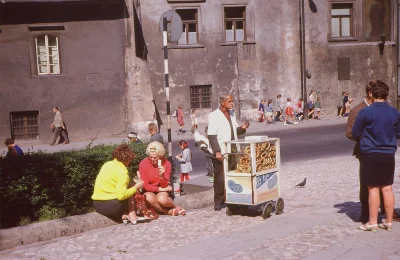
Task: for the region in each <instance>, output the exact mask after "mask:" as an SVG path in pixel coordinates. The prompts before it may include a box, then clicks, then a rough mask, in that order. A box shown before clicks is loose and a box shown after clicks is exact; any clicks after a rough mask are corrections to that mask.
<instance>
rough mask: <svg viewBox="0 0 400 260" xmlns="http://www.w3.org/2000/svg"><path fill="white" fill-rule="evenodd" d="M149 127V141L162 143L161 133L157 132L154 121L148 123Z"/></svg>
mask: <svg viewBox="0 0 400 260" xmlns="http://www.w3.org/2000/svg"><path fill="white" fill-rule="evenodd" d="M148 129H149V133H150V142H154V141H157V142H160V143H162V144H164V138H163V136H162V135H160V134H159V133H157V125H156V124H154V123H150V124H149V126H148Z"/></svg>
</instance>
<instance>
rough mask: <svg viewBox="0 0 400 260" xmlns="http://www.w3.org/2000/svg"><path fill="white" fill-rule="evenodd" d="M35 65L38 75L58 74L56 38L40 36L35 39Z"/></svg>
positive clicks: (58, 63)
mask: <svg viewBox="0 0 400 260" xmlns="http://www.w3.org/2000/svg"><path fill="white" fill-rule="evenodd" d="M35 48H36V64H37V73H38V74H39V75H47V74H60V52H59V45H58V37H57V36H51V35H47V34H46V35H41V36H37V37H35Z"/></svg>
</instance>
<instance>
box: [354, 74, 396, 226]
mask: <svg viewBox="0 0 400 260" xmlns="http://www.w3.org/2000/svg"><path fill="white" fill-rule="evenodd" d="M369 84H370V85H371V94H372V98H373V104H371V105H370V106H368V107H365V108H363V109H361V110H360V112H359V113H358V115H357V117H356V120H355V122H354V125H353V128H352V131H351V134H352V137H353V138H356V139H359V140H360V163H361V164H360V178H361V182H362V183H363V184H365V185H366V186H368V205H369V221H368V223H366V224H363V225H361V226H360V227H359V229H361V230H364V231H372V232H376V230H377V228H378V208H379V197H380V196H379V191H382V194H383V202H384V206H385V210H386V220H385V221H383V222H382V223H380V224H379V227H380V228H382V229H387V230H388V231H391V230H392V222H393V212H394V195H393V190H392V185H393V180H394V169H395V159H394V154H395V152H396V150H397V143H396V139H400V113H399V112H398V111H397V110H396V109H395V108H393V107H390V106H389V105H388V104H387V103H386V98H387V96H388V95H389V87H388V86H387V85H386V84H385V83H384V82H382V81H380V80H373V81H370V83H369Z"/></svg>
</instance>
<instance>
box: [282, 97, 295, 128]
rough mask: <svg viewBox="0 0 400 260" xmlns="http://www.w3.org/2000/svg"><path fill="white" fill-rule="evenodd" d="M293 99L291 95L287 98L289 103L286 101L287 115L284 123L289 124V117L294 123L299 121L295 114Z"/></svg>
mask: <svg viewBox="0 0 400 260" xmlns="http://www.w3.org/2000/svg"><path fill="white" fill-rule="evenodd" d="M291 101H292V99H291V98H290V97H288V98H287V103H286V110H285V112H286V116H285V122H284V123H283V124H284V125H288V123H287V122H288V119H289V118H291V119H292V124H294V125H297V124H298V123H297V122H296V120H295V118H294V114H293V108H292V103H291Z"/></svg>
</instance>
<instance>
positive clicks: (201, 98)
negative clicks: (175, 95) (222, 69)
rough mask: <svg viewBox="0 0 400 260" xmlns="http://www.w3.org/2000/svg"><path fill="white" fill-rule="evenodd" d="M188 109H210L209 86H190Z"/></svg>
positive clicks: (210, 94)
mask: <svg viewBox="0 0 400 260" xmlns="http://www.w3.org/2000/svg"><path fill="white" fill-rule="evenodd" d="M190 107H191V108H192V109H193V108H198V109H202V108H212V89H211V85H200V86H190Z"/></svg>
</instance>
